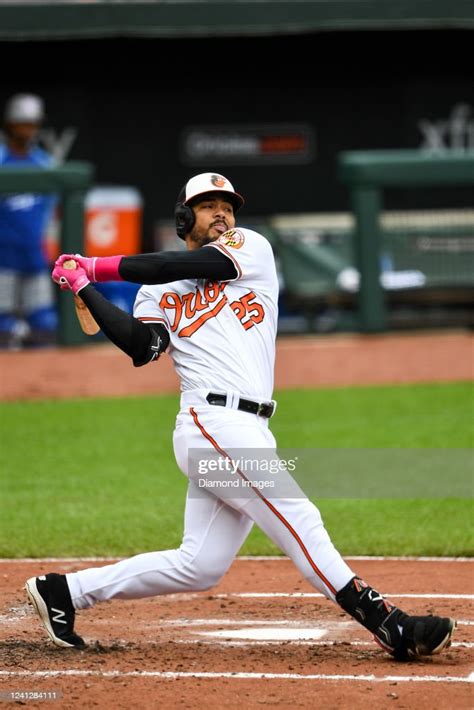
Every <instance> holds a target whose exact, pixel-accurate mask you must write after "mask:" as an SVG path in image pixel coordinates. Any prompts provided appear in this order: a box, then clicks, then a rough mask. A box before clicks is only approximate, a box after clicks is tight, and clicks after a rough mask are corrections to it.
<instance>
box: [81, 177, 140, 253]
mask: <svg viewBox="0 0 474 710" xmlns="http://www.w3.org/2000/svg"><path fill="white" fill-rule="evenodd" d="M142 203H143V201H142V198H141V195H140V193H139V192H138V190H136V189H135V188H134V187H120V186H118V187H115V186H113V187H95V188H93V189H92V190H90V191H89V192H88V193H87V196H86V201H85V235H84V254H85V256H111V255H113V254H126V255H129V254H138V253H140V251H141V229H142V212H143V204H142Z"/></svg>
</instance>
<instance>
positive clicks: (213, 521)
mask: <svg viewBox="0 0 474 710" xmlns="http://www.w3.org/2000/svg"><path fill="white" fill-rule="evenodd" d="M243 203H244V200H243V198H242V197H241V196H240V195H239V194H238V193H237V192H236V191H235V190H234V188H233V186H232V184H231V183H230V182H229V180H228V179H227V178H225V177H224V176H222V175H218V174H215V173H204V174H200V175H196V176H194V177H192V178H191V179H190V180H188V182H187V183H186V184H185V186H184V187H183V189H182V190H181V192H180V194H179V196H178V200H177V204H176V208H175V217H176V229H177V233H178V236H179V237H181V239H184V241H185V243H186V247H187V249H186V250H185V251H176V252H171V251H169V252H160V253H157V254H142V255H136V256H128V257H123V256H113V257H103V258H84V257H82V256H80V255H71V254H64V255H62V256H61V257H60V258H59V259H58V260H57V262H56V267H55V269H54V271H53V279H54V280H55V281H56V282H58V283H60V284H61V286H62V288H64V289H70V290H71V291H72V292H73V293H79V292H80V295H81V297H82V299H83V300H84V302H85V303H86V304H87V306H88V307H89V309H90V310H91V312H92V314H93V315H94V317H95V319H96V320H97V322H98V324H99V325H100V326H101V328H102V330H103V331H104V332H105V333H106V335H107V336H108V337H109V338H110V339H111V340H112V341H113V342H114V343H115V344H116V345H117V346H118V347H119V348H121V349H122V350H123V351H124V352H126V353H127V354H128V355H129V356H130V357H131V358H132V360H133V363H134V365H136V366H140V365H144V364H145V363H149V362H153V361H156V360H157V359H158V358H159V357H160V355H161V353H163V352H164V351H167V352H168V354H169V356H170V357H171V358H172V359H173V362H174V365H175V368H176V371H177V373H178V375H179V377H180V380H181V406H180V410H179V413H178V416H177V419H176V427H175V430H174V435H173V445H174V452H175V456H176V461H177V463H178V466H179V467H180V469H181V470H182V472H183V473H184V474H185V475H186V476H187V477H188V479H189V484H188V493H187V501H186V511H185V521H184V537H183V542H182V544H181V547H180V548H179V549H177V550H166V551H159V552H149V553H145V554H140V555H137V556H135V557H132V558H130V559H126V560H122V561H120V562H117V563H116V564H111V565H106V566H104V567H100V568H92V569H85V570H82V571H78V572H74V573H69V574H66V575H61V574H56V573H50V574H47V575H45V576H41V577H32V578H31V579H29V580H28V581H27V582H26V590H27V594H28V598H29V600H30V601H31V602H32V604H33V605H34V607H35V609H36V611H37V613H38V615H39V617H40V619H41V621H42V623H43V625H44V627H45V628H46V631H47V632H48V634H49V636H50V638H51V639H52V641H53V642H54V643H55V644H56V645H58V646H62V647H78V648H80V647H83V646H84V641H83V639H82V638H80V636H78V635H77V634H76V632H75V630H74V618H75V611H76V610H77V609H87V608H89V607H92V606H93V605H94V604H96V603H97V602H102V601H106V600H111V599H115V598H119V599H138V598H141V597H150V596H155V595H158V594H171V593H177V592H191V591H197V590H205V589H209V588H210V587H212V586H214V585H215V584H217V582H218V581H219V579H220V578H221V577H222V576H223V575H224V574H225V572H226V571H227V570H228V568H229V566H230V564H231V563H232V560H233V559H234V557H235V555H236V554H237V552H238V550H239V549H240V547H241V545H242V543H243V542H244V540H245V539H246V537H247V535H248V534H249V532H250V530H251V528H252V525H253V523H256V524H257V525H258V526H259V527H260V528H261V529H262V530H263V531H264V532H265V533H266V534H267V535H268V537H269V538H270V539H271V540H273V542H274V543H275V544H276V545H278V547H279V548H280V549H281V550H282V551H283V552H284V553H286V555H288V556H289V557H290V558H291V559H292V560H293V562H294V563H295V565H296V566H297V568H298V569H299V571H300V572H301V574H302V575H304V577H305V578H306V579H307V580H308V582H309V583H310V584H311V585H313V587H315V589H317V590H318V591H320V592H322V593H323V594H324V595H325V596H326V597H327V598H328V599H330V600H332V601H333V602H336V603H337V604H339V605H340V606H341V607H342V609H344V610H345V611H346V612H348V613H349V614H350V615H351V616H353V617H354V618H355V619H356V620H357V621H358V622H359V623H360V624H362V625H363V626H364V627H365V628H367V629H368V630H369V631H370V632H371V633H372V634H373V635H374V638H375V640H376V641H377V642H378V643H379V644H380V645H381V646H382V647H383V648H384V649H385V650H386V651H388V653H390V654H392V655H393V656H394V657H395V658H396V659H398V660H405V659H408V658H410V657H419V656H424V655H430V654H434V653H438V652H440V651H442V650H443V649H444V648H446V647H447V646H448V645H449V643H450V640H451V636H452V633H453V630H454V627H455V622H454V621H453V620H452V619H449V618H440V617H436V616H409V615H408V614H406V613H404V612H403V611H401V610H400V609H399V608H397V607H395V606H393V605H392V604H391V603H389V602H388V601H387V600H386V599H385V598H384V597H383V596H382V595H381V594H379V593H378V592H377V591H375V589H373V588H372V587H370V586H369V585H368V584H367V583H366V582H365V581H363V580H362V579H360V578H359V577H358V576H357V575H356V574H355V573H354V572H353V571H352V570H351V569H350V568H349V567H348V565H347V564H346V562H345V561H344V560H343V559H342V557H341V555H340V554H339V553H338V551H337V550H336V549H335V547H334V546H333V544H332V542H331V540H330V538H329V535H328V533H327V532H326V530H325V528H324V525H323V521H322V519H321V515H320V513H319V511H318V509H317V508H316V507H315V506H314V505H313V503H312V502H311V501H310V500H309V499H308V498H307V497H306V496H305V495H304V494H303V493H302V492H301V491H299V490H298V491H297V492H295V491H296V490H297V487H296V483H295V482H294V480H293V479H292V477H291V475H290V472H289V471H288V470H287V469H285V467H284V466H282V467H280V469H279V470H278V473H277V474H275V473H274V471H275V469H274V468H273V470H272V467H271V466H268V463H270V464H275V463H276V464H278V463H280V461H279V459H278V456H277V454H276V442H275V439H274V437H273V434H272V433H271V431H270V429H269V420H270V418H271V417H272V415H273V413H274V411H275V407H276V402H275V401H274V400H273V399H272V390H273V368H274V359H275V336H276V330H277V298H278V282H277V274H276V270H275V262H274V258H273V253H272V249H271V246H270V244H269V242H268V241H267V240H266V239H265V238H264V237H263V236H262V235H261V234H258V233H256V232H254V231H252V230H250V229H244V228H240V227H239V228H236V226H235V215H236V212H237V211H238V210H239V209H240V207H241V206H242V205H243ZM70 258H74V259H75V260H76V262H77V263H78V268H77V269H75V270H72V271H71V270H67V269H65V268H63V266H62V264H63V263H64V261H66V260H68V259H70ZM120 279H125V280H129V281H133V282H138V283H142V284H145V285H143V286H142V287H141V288H140V290H139V292H138V295H137V299H136V303H135V309H134V315H133V316H130V315H128V314H126V313H125V312H123V311H121V310H120V309H118V308H117V307H116V306H114V305H113V304H111V303H109V302H108V301H107V300H106V299H105V298H104V297H103V296H102V295H101V294H99V293H98V292H97V291H96V290H95V289H94V287H93V286H92V282H99V281H108V280H120ZM236 452H237V453H236ZM246 452H251V459H252V461H253V463H255V462H256V463H257V464H259V465H260V466H258V465H257V469H259V470H257V472H256V470H255V468H253V469H252V471H249V470H248V469H247V468H246V466H245V465H244V464H245V463H246V462H245V453H246ZM264 463H266V464H267V465H266V466H264V465H263V464H264ZM272 483H273V484H275V486H274V489H273V490H272V489H271V488H272V487H271V484H272ZM288 491H289V492H288Z"/></svg>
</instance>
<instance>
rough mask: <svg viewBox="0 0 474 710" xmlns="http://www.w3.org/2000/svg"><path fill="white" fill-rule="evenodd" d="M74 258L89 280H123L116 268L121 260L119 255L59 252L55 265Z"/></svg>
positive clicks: (60, 264)
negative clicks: (86, 254) (84, 254)
mask: <svg viewBox="0 0 474 710" xmlns="http://www.w3.org/2000/svg"><path fill="white" fill-rule="evenodd" d="M69 259H74V261H75V262H76V263H77V264H78V266H80V267H81V268H82V269H84V271H85V272H86V274H87V278H88V279H89V281H92V282H93V283H95V282H97V281H123V279H122V277H121V276H120V274H119V271H118V268H119V264H120V262H121V260H122V254H120V255H119V256H91V257H88V256H82V254H61V256H60V257H59V259H57V260H56V262H55V266H61V267H62V265H63V264H64V262H65V261H68V260H69Z"/></svg>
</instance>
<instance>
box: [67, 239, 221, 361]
mask: <svg viewBox="0 0 474 710" xmlns="http://www.w3.org/2000/svg"><path fill="white" fill-rule="evenodd" d="M213 251H214V249H213ZM79 295H80V297H81V298H82V300H83V301H84V303H85V304H86V306H87V307H88V309H89V310H90V312H91V313H92V315H93V316H94V318H95V319H96V321H97V324H98V325H99V326H100V328H101V330H102V331H103V333H104V334H105V335H106V336H107V337H108V339H109V340H111V341H112V342H113V343H114V345H116V346H117V347H118V348H120V349H121V350H123V351H124V352H125V353H127V355H130V357H131V358H132V360H133V364H134V365H135V367H140V366H141V365H146V363H147V362H150V361H151V360H156V359H157V358H158V357H159V356H160V354H161V353H162V352H163V351H164V350H166V348H167V347H168V344H169V341H170V338H169V334H168V331H167V329H166V328H165V326H164V325H162V324H161V323H150V324H148V325H145V323H142V322H141V321H139V320H138V319H137V318H134V317H133V316H131V315H129V314H128V313H125V311H122V309H121V308H117V306H115V305H114V304H113V303H110V301H108V300H107V299H106V298H104V296H103V295H102V294H101V293H99V292H98V291H96V290H95V288H94V287H93V286H92V284H88V285H87V286H86V287H85V288H83V289H81V291H80V293H79Z"/></svg>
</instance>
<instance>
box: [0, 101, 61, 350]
mask: <svg viewBox="0 0 474 710" xmlns="http://www.w3.org/2000/svg"><path fill="white" fill-rule="evenodd" d="M44 119H45V114H44V102H43V100H42V98H41V97H39V96H36V95H35V94H16V95H15V96H12V97H11V98H10V99H9V100H8V101H7V103H6V106H5V113H4V124H5V138H6V140H5V143H4V144H2V145H0V169H1V167H2V166H6V167H11V166H15V167H34V168H42V169H47V168H50V167H52V166H53V164H54V161H53V158H52V157H51V156H50V155H49V153H47V152H45V151H44V150H42V149H41V148H40V147H39V146H38V145H37V139H38V132H39V130H40V127H41V124H42V123H43V121H44ZM56 201H57V199H56V197H55V196H54V195H47V194H33V193H20V194H13V193H12V194H5V195H0V344H4V345H6V346H8V347H19V346H21V345H23V344H31V345H42V344H47V343H51V342H53V340H54V338H55V333H56V328H57V310H56V298H55V294H54V292H53V289H52V284H51V280H50V278H49V268H50V267H49V264H48V259H47V256H46V253H45V250H44V236H45V231H46V228H47V226H48V223H49V221H50V219H51V217H52V213H53V210H54V206H55V203H56Z"/></svg>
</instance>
